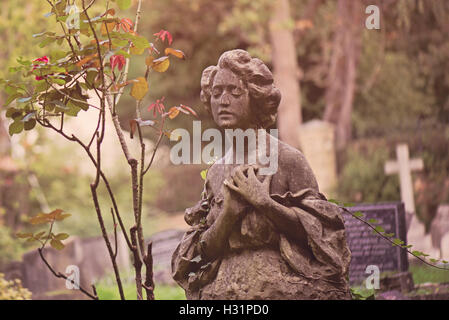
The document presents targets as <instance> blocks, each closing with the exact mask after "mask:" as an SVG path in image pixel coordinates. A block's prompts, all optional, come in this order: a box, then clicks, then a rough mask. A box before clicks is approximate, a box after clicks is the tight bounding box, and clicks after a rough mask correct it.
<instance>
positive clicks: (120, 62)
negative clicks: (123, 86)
mask: <svg viewBox="0 0 449 320" xmlns="http://www.w3.org/2000/svg"><path fill="white" fill-rule="evenodd" d="M110 63H111V69H112V70H113V71H114V69H115V67H116V66H117V68H118V70H119V71H122V69H123V67H124V66H125V57H124V56H123V55H121V54H119V55H113V56H112V57H111V59H110Z"/></svg>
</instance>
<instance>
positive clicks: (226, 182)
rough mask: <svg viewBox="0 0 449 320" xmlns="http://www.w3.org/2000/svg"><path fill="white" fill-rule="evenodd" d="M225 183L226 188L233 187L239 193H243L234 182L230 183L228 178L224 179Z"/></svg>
mask: <svg viewBox="0 0 449 320" xmlns="http://www.w3.org/2000/svg"><path fill="white" fill-rule="evenodd" d="M223 184H224V186H225V187H226V188H228V189H231V190H233V191H235V192H237V193H241V192H240V189H239V188H238V187H236V186H235V185H234V184H232V183H230V182H229V181H228V180H225V181H223Z"/></svg>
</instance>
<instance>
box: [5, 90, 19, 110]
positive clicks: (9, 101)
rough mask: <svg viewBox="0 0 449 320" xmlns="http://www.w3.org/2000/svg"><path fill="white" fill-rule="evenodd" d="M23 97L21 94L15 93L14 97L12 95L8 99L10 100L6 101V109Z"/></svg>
mask: <svg viewBox="0 0 449 320" xmlns="http://www.w3.org/2000/svg"><path fill="white" fill-rule="evenodd" d="M21 96H22V95H21V94H20V93H18V92H17V93H14V94H12V95H10V96H9V97H8V99H6V102H5V105H4V106H5V107H6V106H8V105H9V104H10V103H11V102H13V101H14V100H16V99H17V98H20V97H21Z"/></svg>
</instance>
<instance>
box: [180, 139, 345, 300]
mask: <svg viewBox="0 0 449 320" xmlns="http://www.w3.org/2000/svg"><path fill="white" fill-rule="evenodd" d="M233 167H235V165H226V164H222V163H216V164H214V165H213V166H212V167H211V168H210V169H209V170H208V174H207V178H206V182H205V189H204V192H203V194H202V198H201V200H200V201H199V202H198V203H197V205H196V206H194V207H192V208H190V209H187V210H186V215H185V220H186V222H187V223H188V224H189V225H191V228H190V229H189V230H188V231H187V232H186V233H185V235H184V237H183V239H182V240H181V243H180V244H179V245H178V247H177V249H176V250H175V252H174V254H173V258H172V272H173V278H174V279H175V281H177V282H178V283H179V285H180V286H181V287H182V288H184V289H185V291H186V296H187V298H188V299H350V291H349V285H348V269H349V262H350V257H351V255H350V251H349V248H348V246H347V243H346V235H345V228H344V221H343V217H342V214H341V211H340V209H339V207H338V206H336V205H335V204H333V203H330V202H328V201H327V200H326V199H325V197H324V196H323V195H322V194H321V193H319V191H318V186H317V183H316V180H315V177H314V175H313V173H312V171H311V169H310V167H309V165H308V164H307V161H306V160H305V158H304V156H303V155H302V153H301V152H299V151H298V150H296V149H294V148H292V147H290V146H288V145H286V144H284V143H282V142H280V143H279V169H278V171H277V172H276V173H275V174H274V176H273V178H272V181H271V185H270V196H271V198H272V199H273V200H275V201H277V202H278V203H280V204H281V205H282V206H283V208H284V209H285V210H291V209H293V211H294V212H295V215H296V218H297V219H296V220H297V225H296V227H297V230H298V236H297V237H292V236H288V235H286V234H284V233H283V232H282V231H281V230H278V229H277V228H276V226H275V224H274V223H273V222H272V221H270V219H269V218H268V217H266V216H265V215H264V213H263V212H258V211H257V210H256V209H255V208H253V207H251V206H250V205H248V206H247V207H245V208H244V210H246V212H245V214H244V215H243V218H242V219H240V220H239V221H238V222H237V223H236V224H235V226H234V229H233V230H232V232H231V234H230V236H229V239H228V241H227V244H226V249H225V250H224V252H223V253H222V254H220V255H219V257H218V258H217V259H215V260H212V261H209V260H208V259H207V258H206V257H205V255H204V254H203V253H202V251H201V243H200V239H201V235H202V233H203V232H204V231H205V230H207V229H208V228H209V227H210V226H211V225H212V224H213V223H214V221H215V220H216V218H217V217H218V216H219V215H220V214H221V213H222V212H223V210H222V209H223V195H222V192H221V190H222V189H221V188H222V184H223V181H224V179H226V178H229V176H230V173H231V171H232V168H233Z"/></svg>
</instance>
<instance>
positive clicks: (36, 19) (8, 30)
mask: <svg viewBox="0 0 449 320" xmlns="http://www.w3.org/2000/svg"><path fill="white" fill-rule="evenodd" d="M45 10H47V6H43V5H42V1H29V0H15V1H2V2H1V4H0V39H1V41H2V45H1V46H0V66H1V68H0V78H5V77H9V76H10V75H9V74H8V67H11V66H13V65H16V59H17V57H20V56H22V57H26V56H28V57H33V56H41V55H43V54H44V52H45V50H46V49H43V48H39V47H38V46H36V42H37V40H35V39H34V38H33V34H36V33H38V32H41V28H42V26H44V25H45V26H48V23H50V26H49V29H54V28H55V25H56V23H55V22H53V21H50V20H49V19H46V18H45V17H44V14H45V13H46V12H47V11H48V10H47V11H45ZM43 23H45V24H43Z"/></svg>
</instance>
